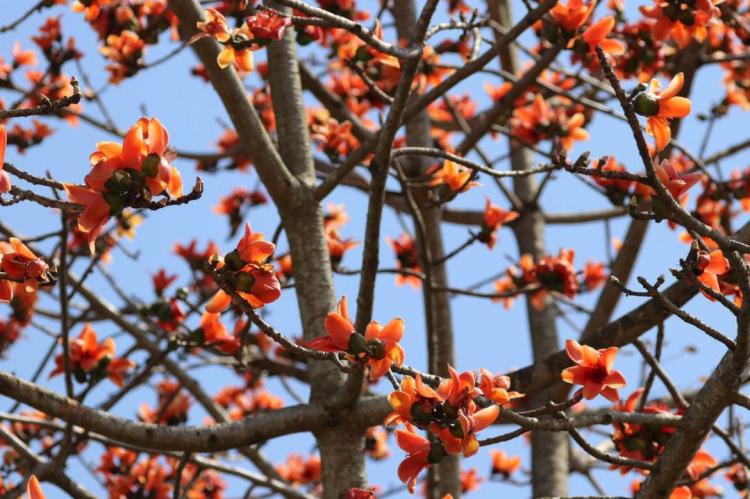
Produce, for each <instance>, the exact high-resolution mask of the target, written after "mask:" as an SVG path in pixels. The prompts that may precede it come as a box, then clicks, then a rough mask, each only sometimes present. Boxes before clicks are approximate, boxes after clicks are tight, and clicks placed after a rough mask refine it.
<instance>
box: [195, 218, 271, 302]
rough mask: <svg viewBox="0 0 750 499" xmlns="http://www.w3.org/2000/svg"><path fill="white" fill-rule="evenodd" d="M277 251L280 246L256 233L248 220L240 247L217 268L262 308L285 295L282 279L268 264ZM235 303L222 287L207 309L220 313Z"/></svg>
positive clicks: (246, 296) (238, 290)
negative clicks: (282, 291)
mask: <svg viewBox="0 0 750 499" xmlns="http://www.w3.org/2000/svg"><path fill="white" fill-rule="evenodd" d="M275 250H276V246H275V245H274V244H273V243H271V242H269V241H266V240H265V239H264V237H263V234H261V233H259V232H256V233H254V232H253V230H252V228H250V224H249V223H248V224H246V225H245V235H244V236H242V239H240V241H239V243H238V244H237V248H236V249H235V250H234V251H232V252H230V253H228V254H227V255H226V256H225V257H224V258H223V259H220V260H219V262H218V264H217V265H216V270H217V271H218V272H219V275H221V277H222V278H223V279H224V280H225V281H226V282H227V284H228V285H230V286H231V287H232V288H233V289H234V290H235V291H237V293H238V294H239V295H240V296H241V297H242V298H243V299H244V300H245V301H246V302H247V303H248V304H249V305H250V306H251V307H253V308H262V307H263V306H264V305H265V304H267V303H271V302H274V301H276V300H277V299H278V298H279V296H281V285H280V284H279V279H278V277H277V276H276V273H275V272H274V271H273V266H272V265H271V264H269V263H267V260H268V259H269V258H270V257H271V256H272V255H273V252H274V251H275ZM231 303H232V297H231V296H230V295H228V294H227V293H226V292H225V291H224V290H222V289H220V290H218V291H217V292H216V294H215V295H214V296H213V298H211V300H210V301H209V302H208V304H207V305H206V312H209V313H211V314H220V313H222V312H223V311H225V310H226V309H227V308H229V306H230V305H231Z"/></svg>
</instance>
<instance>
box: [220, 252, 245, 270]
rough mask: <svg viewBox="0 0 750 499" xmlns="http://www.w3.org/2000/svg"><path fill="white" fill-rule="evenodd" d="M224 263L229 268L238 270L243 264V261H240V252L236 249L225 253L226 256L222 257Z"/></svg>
mask: <svg viewBox="0 0 750 499" xmlns="http://www.w3.org/2000/svg"><path fill="white" fill-rule="evenodd" d="M224 265H226V266H227V268H229V269H230V270H240V269H241V268H242V267H244V266H245V262H244V261H242V258H240V254H239V253H238V252H237V250H234V251H232V252H230V253H227V256H225V257H224Z"/></svg>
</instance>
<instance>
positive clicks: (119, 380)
mask: <svg viewBox="0 0 750 499" xmlns="http://www.w3.org/2000/svg"><path fill="white" fill-rule="evenodd" d="M68 349H69V350H68V351H69V353H70V368H71V371H72V373H73V375H74V376H75V378H76V380H77V381H79V382H81V383H83V382H84V381H87V379H88V381H90V382H95V381H98V380H99V379H101V378H103V377H104V376H105V375H106V376H107V377H108V378H109V379H110V380H111V381H112V382H113V383H114V384H116V385H117V386H119V387H122V386H123V384H124V381H125V373H126V372H127V371H128V370H129V369H130V368H132V367H135V362H133V361H132V360H128V359H122V358H115V340H114V339H112V337H109V338H107V339H105V340H104V341H103V342H102V343H101V344H100V343H99V341H98V339H97V337H96V332H95V331H94V329H93V328H92V327H91V324H88V323H87V324H86V325H85V326H84V327H83V329H82V330H81V334H79V335H78V337H77V338H71V339H70V340H69V346H68ZM55 364H56V367H55V370H54V371H52V372H51V373H50V375H49V377H50V378H52V377H54V376H58V375H60V374H63V373H64V372H65V360H64V358H63V355H62V354H60V355H58V356H57V357H55Z"/></svg>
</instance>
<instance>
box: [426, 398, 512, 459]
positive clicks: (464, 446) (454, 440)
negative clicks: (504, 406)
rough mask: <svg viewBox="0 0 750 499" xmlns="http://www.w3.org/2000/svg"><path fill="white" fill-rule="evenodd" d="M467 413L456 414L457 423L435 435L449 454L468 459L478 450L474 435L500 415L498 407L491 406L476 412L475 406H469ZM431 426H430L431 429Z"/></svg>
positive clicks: (477, 442)
mask: <svg viewBox="0 0 750 499" xmlns="http://www.w3.org/2000/svg"><path fill="white" fill-rule="evenodd" d="M469 408H470V410H469V412H464V411H463V410H461V411H459V412H458V417H457V422H454V423H452V424H449V425H448V426H446V427H445V428H442V429H441V430H440V431H439V432H434V431H433V432H434V433H437V434H438V436H439V437H440V440H441V441H442V442H443V445H444V446H445V450H446V451H447V452H448V453H450V454H458V453H462V454H463V456H464V457H470V456H473V455H474V454H476V453H477V451H478V450H479V440H477V437H476V434H477V433H479V432H480V431H482V430H483V429H485V428H487V427H488V426H489V425H491V424H492V423H494V422H495V420H496V419H497V416H498V415H499V414H500V407H498V406H496V405H491V406H489V407H485V408H484V409H480V410H478V411H476V410H475V409H476V405H474V404H470V405H469ZM432 426H434V424H433V425H431V429H433V428H432Z"/></svg>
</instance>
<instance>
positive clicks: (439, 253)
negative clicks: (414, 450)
mask: <svg viewBox="0 0 750 499" xmlns="http://www.w3.org/2000/svg"><path fill="white" fill-rule="evenodd" d="M393 14H394V18H395V20H396V32H397V35H398V37H399V39H401V40H409V39H411V38H412V37H413V35H414V26H415V25H416V22H417V13H416V7H415V3H414V1H413V0H403V1H398V2H395V3H394V7H393ZM412 97H414V98H418V97H419V96H418V95H413V96H412ZM411 101H412V102H413V101H414V99H412V100H411ZM407 105H408V104H407ZM406 143H407V145H408V146H414V147H431V146H432V139H431V138H430V118H429V116H428V115H427V111H426V110H422V111H420V112H419V113H417V114H416V115H415V116H414V117H412V118H411V119H409V120H408V121H407V122H406ZM405 164H406V174H407V176H409V177H419V176H421V175H423V174H424V170H425V169H426V168H427V167H428V166H429V165H430V164H431V161H430V160H429V159H427V158H424V157H420V156H412V157H410V158H409V160H408V161H407V162H405ZM414 196H415V199H416V200H417V202H418V204H419V207H420V215H421V218H422V220H423V223H424V229H425V234H424V236H425V240H422V239H421V237H419V235H418V237H417V246H418V252H419V255H420V259H421V261H420V265H421V266H422V268H426V266H427V265H430V276H431V278H432V282H431V283H427V282H425V283H424V285H423V287H422V289H423V293H424V306H425V316H426V317H427V321H426V322H427V324H428V331H427V351H428V363H429V370H430V372H432V373H435V374H438V375H440V376H448V366H449V365H453V364H455V355H454V350H453V322H452V317H451V303H450V297H449V296H448V294H447V293H445V292H438V291H433V290H432V289H431V287H438V288H447V287H448V276H447V273H446V269H445V264H443V263H439V264H432V262H433V261H437V260H440V259H442V257H443V255H444V253H445V247H444V245H443V235H442V231H441V226H440V225H441V219H442V216H441V213H440V208H439V207H438V206H433V205H432V203H429V201H428V199H427V191H426V190H425V189H415V192H414ZM425 255H429V260H431V261H427V260H428V259H427V258H425ZM459 461H460V459H459V457H458V456H446V457H445V458H443V460H442V461H441V462H440V464H439V465H438V466H437V467H433V469H431V470H430V473H431V477H430V480H429V482H430V484H431V485H434V486H433V487H430V489H431V490H430V491H429V494H430V495H431V496H433V497H443V496H444V495H445V494H452V495H453V497H454V498H458V497H460V496H461V478H460V477H461V470H460V463H459Z"/></svg>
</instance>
